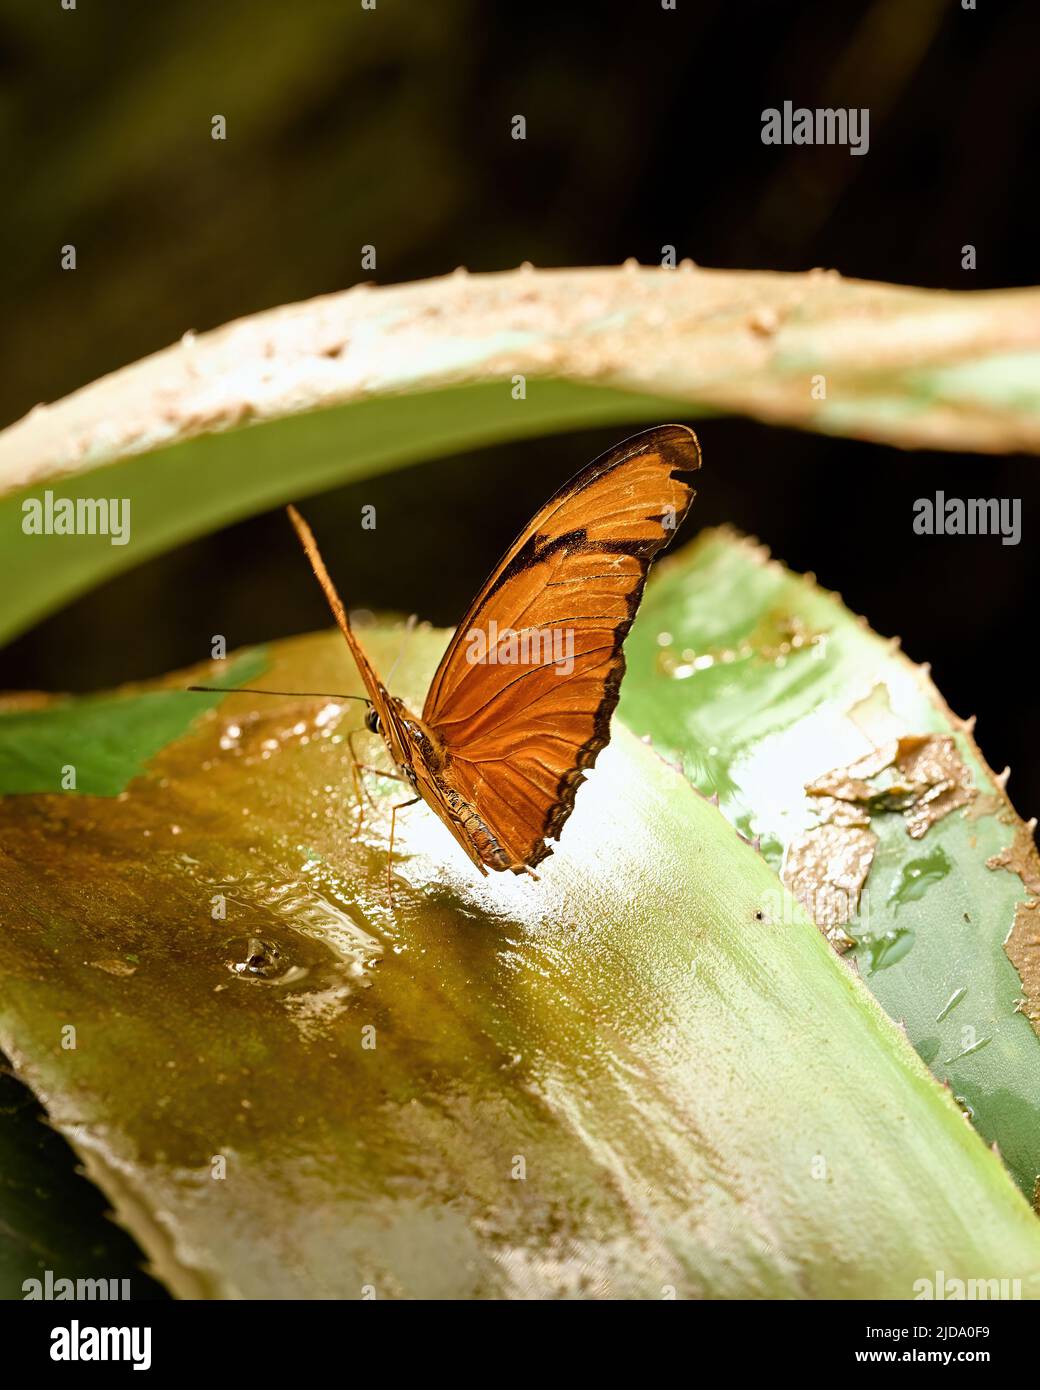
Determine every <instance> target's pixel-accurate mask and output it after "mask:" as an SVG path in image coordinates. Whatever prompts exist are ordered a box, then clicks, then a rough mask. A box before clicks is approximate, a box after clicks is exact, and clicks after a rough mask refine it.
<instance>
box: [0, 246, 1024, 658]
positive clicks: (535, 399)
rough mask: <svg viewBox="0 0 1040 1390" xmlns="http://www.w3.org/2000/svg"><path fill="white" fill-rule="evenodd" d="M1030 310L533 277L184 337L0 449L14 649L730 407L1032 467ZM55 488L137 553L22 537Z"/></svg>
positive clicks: (875, 289)
mask: <svg viewBox="0 0 1040 1390" xmlns="http://www.w3.org/2000/svg"><path fill="white" fill-rule="evenodd" d="M1038 303H1040V292H1038V291H1036V290H1014V291H997V292H987V293H981V294H980V293H972V294H955V293H949V292H945V291H932V290H916V289H906V288H903V287H900V286H894V285H883V284H868V283H865V282H861V281H845V280H842V279H841V277H840V276H838V275H836V274H833V273H823V272H812V273H810V274H808V275H789V274H771V273H746V272H732V271H704V270H697V269H694V268H693V267H692V266H690V267H689V268H688V269H686V270H683V269H680V270H678V271H670V270H664V269H661V268H653V269H647V268H642V269H640V268H638V267H635V266H632V267H623V268H620V269H614V270H552V271H534V270H519V271H514V272H509V273H504V274H494V275H474V276H466V275H462V276H458V275H455V276H448V277H445V278H444V279H439V280H431V281H426V282H421V283H417V284H410V285H397V286H389V287H386V288H382V289H372V288H369V287H366V286H363V285H360V286H355V287H354V289H352V290H349V291H346V292H345V293H343V294H339V295H330V296H327V297H325V298H323V299H317V300H313V301H311V302H309V303H305V304H297V305H290V306H287V307H284V308H281V309H277V310H273V311H271V312H268V313H264V314H259V315H256V316H255V317H253V318H249V319H243V320H241V321H239V322H237V323H232V324H229V325H227V326H225V327H224V328H221V329H218V330H216V331H215V332H213V333H208V334H205V335H202V336H200V337H198V338H195V337H194V336H191V335H187V336H186V337H185V339H184V340H183V341H182V342H181V343H180V344H178V345H176V346H174V347H171V348H168V349H166V350H165V351H163V352H160V353H156V354H155V355H153V356H151V357H148V358H145V359H144V360H143V361H141V362H137V363H135V364H134V365H132V366H129V367H126V368H124V369H123V370H121V371H119V372H115V373H113V374H112V375H111V376H108V377H105V378H103V379H102V380H101V381H98V382H95V383H94V384H93V385H91V386H88V387H86V388H84V389H83V390H81V391H78V392H76V393H75V394H73V395H72V396H69V397H67V398H66V399H65V400H63V401H61V402H59V403H58V404H56V405H52V406H42V407H38V408H37V409H36V410H35V411H33V412H32V413H31V414H30V415H28V416H26V418H25V419H24V420H22V421H20V422H19V423H17V424H15V425H13V426H11V427H10V428H9V429H7V430H5V431H3V432H2V433H0V498H2V499H3V500H2V501H0V640H4V639H6V638H8V637H11V636H13V635H14V634H16V633H18V632H21V631H23V630H24V629H25V628H26V627H27V626H29V625H30V624H31V623H32V622H34V621H36V620H38V619H39V618H41V617H43V616H44V615H45V614H47V613H49V612H51V611H53V610H54V609H55V608H57V607H59V606H60V605H61V604H63V603H66V602H68V600H69V599H71V598H72V597H74V596H75V595H76V594H79V593H81V592H83V591H84V590H85V589H87V588H89V587H91V586H92V585H95V584H97V583H99V582H100V581H101V580H102V579H104V578H107V577H109V576H111V575H114V574H116V573H119V572H120V571H122V570H124V569H126V568H128V567H129V566H131V565H135V564H139V563H140V562H141V561H143V560H145V559H147V558H148V557H150V556H152V555H156V554H158V553H160V552H162V551H164V550H167V549H169V548H170V547H172V546H175V545H178V544H180V543H182V542H183V541H185V540H187V539H189V538H191V537H194V536H198V535H201V534H203V533H205V532H207V531H211V530H214V529H216V528H218V527H220V526H224V525H227V524H228V523H229V522H231V521H235V520H238V519H241V518H243V517H246V516H249V515H252V514H253V513H255V512H258V511H262V510H264V509H266V508H270V507H273V506H275V505H277V504H278V503H280V502H285V501H291V500H293V499H297V500H298V499H300V498H302V497H304V496H306V495H307V494H309V493H313V492H317V491H320V490H321V489H323V488H329V487H331V486H333V485H334V484H336V483H339V482H344V481H349V480H353V479H357V478H362V477H367V476H370V475H372V474H374V473H379V472H383V471H386V470H388V469H391V468H396V467H400V466H402V465H404V464H406V463H412V462H417V461H419V460H426V459H431V458H436V457H438V456H440V455H443V454H449V453H452V452H456V451H459V450H465V449H470V448H475V447H477V446H479V445H483V444H490V443H494V442H496V441H500V440H504V439H515V438H529V437H533V436H537V435H539V434H543V433H547V432H549V431H553V430H560V429H566V428H578V427H582V426H591V425H605V424H610V423H620V422H622V421H624V422H628V423H632V422H643V421H660V420H661V419H665V418H668V417H669V416H678V417H679V418H683V417H687V416H689V415H691V414H698V413H710V412H719V411H726V412H737V413H745V414H748V415H751V416H754V417H756V418H758V419H763V420H768V421H777V422H782V423H786V424H795V425H801V426H803V427H805V428H811V429H818V430H822V431H825V432H828V433H837V434H848V435H851V436H854V437H856V438H865V439H876V440H883V441H887V442H891V443H895V444H899V445H904V446H924V447H930V448H952V449H959V450H963V449H965V448H969V449H978V450H986V451H996V452H1010V451H1012V450H1015V449H1023V450H1033V451H1036V450H1037V449H1040V390H1038V387H1037V382H1038V381H1040V370H1038V367H1040V329H1038V327H1037V325H1038V324H1040V313H1038V307H1037V306H1038ZM1009 382H1011V383H1012V385H1013V389H1009V387H1008V383H1009ZM521 390H522V391H523V394H522V395H521V394H520V393H521ZM48 491H49V492H51V493H52V494H53V497H54V498H57V499H59V500H60V499H68V500H69V501H70V502H71V503H72V504H74V505H77V506H78V505H80V504H81V503H84V502H86V501H88V500H90V501H100V500H102V499H105V500H107V499H116V500H118V501H122V500H123V499H126V500H127V501H128V502H129V507H130V539H129V542H128V543H126V544H122V543H117V544H112V543H111V540H112V537H111V536H110V535H108V534H99V533H95V534H73V535H56V534H46V535H40V534H27V533H25V532H24V531H23V529H22V527H23V522H26V521H27V520H29V515H28V514H27V513H26V512H25V511H24V509H23V508H24V504H26V503H30V504H34V503H39V505H40V507H41V508H42V507H43V506H44V504H45V502H46V495H47V493H48ZM52 500H53V499H52ZM41 519H42V518H41ZM52 523H53V516H52ZM110 524H111V523H110ZM117 539H118V538H117Z"/></svg>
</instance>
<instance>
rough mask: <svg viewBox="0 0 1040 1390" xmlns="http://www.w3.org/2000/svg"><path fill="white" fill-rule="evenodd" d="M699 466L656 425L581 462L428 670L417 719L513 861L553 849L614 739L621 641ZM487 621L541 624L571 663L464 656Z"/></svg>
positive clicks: (678, 439)
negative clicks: (430, 673)
mask: <svg viewBox="0 0 1040 1390" xmlns="http://www.w3.org/2000/svg"><path fill="white" fill-rule="evenodd" d="M699 467H700V449H699V446H698V444H697V439H696V436H695V435H694V433H693V431H692V430H690V429H687V428H686V427H685V426H683V425H663V426H660V427H658V428H656V429H652V430H647V431H645V432H643V433H642V434H637V435H634V436H633V437H632V438H631V439H626V440H624V441H623V442H622V443H621V444H618V445H616V446H615V447H614V448H612V449H610V450H608V451H607V453H605V454H603V455H602V456H601V457H600V458H598V459H596V460H595V461H594V462H592V463H591V464H589V465H588V466H587V467H586V468H584V469H582V471H581V472H580V473H578V474H577V475H576V476H575V477H574V478H572V479H571V481H570V482H569V483H567V484H565V485H564V487H562V488H561V489H560V490H559V492H557V493H556V494H555V496H553V497H552V498H550V500H549V501H548V502H547V503H546V505H545V506H544V507H543V508H542V510H541V511H540V512H539V513H538V514H537V515H536V516H535V517H534V519H533V520H532V521H531V522H530V524H529V525H528V526H527V527H526V528H525V529H524V531H523V532H521V534H520V535H519V536H518V537H517V539H516V540H515V541H514V542H513V544H512V546H510V548H509V550H508V551H507V552H506V554H505V556H504V557H503V558H502V560H501V561H500V562H499V564H498V566H497V567H496V568H495V570H494V571H493V572H492V574H491V575H490V576H489V578H488V580H487V581H486V583H485V584H484V585H483V587H482V588H481V590H480V592H479V593H478V595H477V597H476V599H475V600H474V602H473V604H472V605H471V606H470V609H469V611H468V612H467V614H466V616H465V617H464V618H463V620H462V622H461V623H460V625H459V627H458V629H457V631H456V634H455V636H454V638H453V639H452V642H451V644H450V645H449V647H448V650H447V652H446V653H445V655H444V658H443V659H442V661H441V663H440V666H439V667H438V669H437V673H436V675H435V676H434V678H433V682H432V683H431V686H430V691H429V694H428V696H427V699H426V704H425V707H424V710H423V718H424V720H425V722H426V723H427V724H428V725H429V726H430V727H431V728H432V729H433V730H434V731H435V732H436V734H438V735H439V737H440V738H441V740H442V742H443V744H444V747H445V750H446V752H447V753H448V754H449V755H450V768H449V769H446V775H447V776H448V778H449V780H450V782H451V783H452V785H454V786H456V787H457V790H458V791H459V793H460V794H461V795H462V796H464V797H465V798H466V799H467V800H468V801H469V802H470V804H472V805H473V806H475V807H476V808H477V809H478V810H479V812H480V814H481V816H482V817H483V818H484V820H485V821H486V822H487V824H488V826H489V827H491V828H492V829H493V830H494V833H495V835H496V836H497V838H498V840H499V841H500V842H501V845H502V846H503V848H504V849H505V850H506V852H507V853H508V854H509V855H510V856H511V857H512V859H513V860H514V861H515V862H516V863H517V864H527V865H530V866H533V865H536V864H538V863H540V862H541V860H542V859H544V858H546V857H547V855H549V854H551V853H552V849H551V847H550V846H548V845H546V844H545V840H546V839H551V840H556V839H558V838H559V835H560V831H561V830H562V828H563V825H564V823H565V821H566V820H567V817H568V816H569V815H570V813H571V811H572V809H573V807H574V798H575V795H576V793H577V790H578V787H579V786H580V785H581V782H582V781H583V779H584V772H585V770H587V769H588V768H590V767H592V765H593V764H594V763H595V760H596V758H597V756H598V754H599V753H600V751H601V750H602V749H603V748H604V747H605V746H606V744H607V742H608V741H609V739H610V720H611V716H612V715H613V713H614V710H615V708H616V707H617V703H618V698H619V694H620V686H621V679H622V677H623V675H624V671H625V661H624V655H623V652H622V644H623V643H624V640H625V638H626V636H627V635H628V631H629V629H630V627H631V626H632V622H633V619H634V618H635V615H636V611H637V609H638V607H639V603H640V600H641V599H642V596H643V590H644V587H645V585H646V578H647V573H648V571H649V569H650V565H651V564H652V563H653V561H654V559H655V558H656V556H657V554H658V553H659V552H660V551H661V550H662V549H663V548H664V547H665V546H666V545H667V544H668V543H669V542H670V541H671V539H672V537H673V535H674V534H675V531H676V529H677V528H678V526H679V525H680V524H681V522H682V520H683V518H684V517H685V515H686V513H687V511H688V510H689V507H690V504H691V502H692V501H693V497H694V489H693V486H692V478H693V475H694V473H695V472H696V471H697V469H698V468H699ZM492 625H493V626H492ZM496 630H497V632H498V633H502V632H503V631H505V632H520V633H534V634H539V640H540V641H541V643H542V647H541V649H540V650H541V652H542V655H548V654H549V652H548V645H547V644H548V639H549V638H551V639H552V641H553V642H556V643H558V644H560V645H559V646H558V647H556V648H553V651H557V650H561V649H562V648H564V647H566V646H567V645H568V644H569V649H570V654H571V658H572V660H571V661H570V663H569V665H570V669H569V670H566V669H565V667H566V666H567V664H568V663H567V662H566V661H563V662H561V661H559V660H557V659H555V658H553V659H549V660H545V661H543V662H539V661H538V660H537V659H532V660H529V661H527V662H526V663H518V664H517V663H510V662H509V661H503V662H501V663H498V662H482V661H477V662H473V661H472V660H471V659H470V655H469V653H468V651H467V645H468V642H469V639H470V637H471V636H472V635H473V634H475V633H480V632H482V633H484V634H485V635H486V637H487V645H488V647H489V649H491V648H492V647H494V642H493V638H494V635H495V632H496ZM564 639H565V640H564ZM499 649H500V650H501V649H502V647H501V642H499ZM532 650H534V649H533V648H532ZM496 867H498V866H497V865H496Z"/></svg>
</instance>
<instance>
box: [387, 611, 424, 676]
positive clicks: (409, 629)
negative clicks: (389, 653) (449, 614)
mask: <svg viewBox="0 0 1040 1390" xmlns="http://www.w3.org/2000/svg"><path fill="white" fill-rule="evenodd" d="M418 621H419V618H418V614H416V613H413V614H412V615H411V617H410V618H409V619H408V621H407V622H406V623H405V625H404V636H403V637H402V638H401V645H400V646H399V647H398V649H397V655H396V656H395V657H394V664H393V665H392V666H391V667H390V674H389V675H388V676H387V678H386V683H387V685H390V684H391V682H392V681H393V679H394V672H395V671H396V670H397V668H398V666H399V665H400V664H401V658H402V656H404V649H405V647H406V646H407V645H408V639H409V637H410V636H411V635H412V633H413V632H414V631H415V624H416V623H417V622H418Z"/></svg>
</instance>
